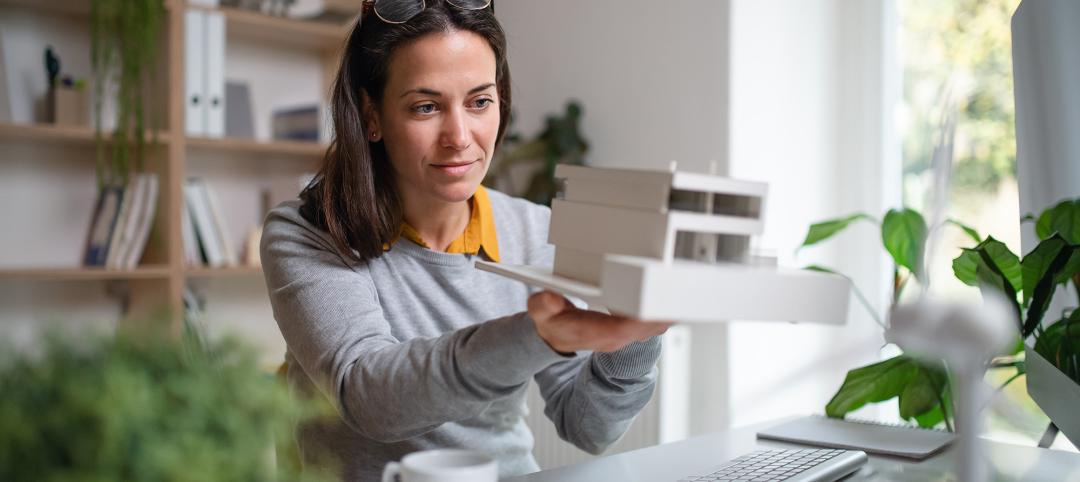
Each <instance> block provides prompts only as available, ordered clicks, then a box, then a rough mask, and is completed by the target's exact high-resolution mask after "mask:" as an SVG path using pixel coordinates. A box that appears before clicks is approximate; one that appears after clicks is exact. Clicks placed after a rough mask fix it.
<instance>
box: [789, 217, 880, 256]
mask: <svg viewBox="0 0 1080 482" xmlns="http://www.w3.org/2000/svg"><path fill="white" fill-rule="evenodd" d="M859 220H867V221H870V222H873V223H875V224H876V223H877V220H876V219H874V218H873V217H871V216H870V215H868V214H864V213H856V214H852V215H851V216H848V217H846V218H839V219H830V220H828V221H822V222H820V223H814V224H811V225H810V230H809V231H807V233H806V239H804V240H803V242H802V245H800V246H799V248H800V249H801V248H804V247H806V246H810V245H812V244H817V243H819V242H821V241H824V240H826V239H829V238H831V237H833V236H834V235H836V234H837V233H839V232H841V231H843V230H845V229H847V227H848V226H850V225H851V224H852V223H854V222H855V221H859Z"/></svg>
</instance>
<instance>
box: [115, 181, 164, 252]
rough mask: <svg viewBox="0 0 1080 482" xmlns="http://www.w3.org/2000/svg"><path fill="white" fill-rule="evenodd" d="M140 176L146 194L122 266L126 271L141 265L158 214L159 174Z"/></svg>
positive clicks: (136, 217)
mask: <svg viewBox="0 0 1080 482" xmlns="http://www.w3.org/2000/svg"><path fill="white" fill-rule="evenodd" d="M140 176H141V177H142V178H143V183H144V184H145V193H144V196H143V198H142V203H141V205H140V208H139V209H138V211H137V212H138V214H137V215H136V216H135V218H134V219H135V228H134V234H133V236H132V238H131V244H130V245H129V246H128V248H129V249H128V250H127V252H126V253H124V260H123V265H122V267H123V268H124V269H135V267H136V266H138V265H139V260H140V259H141V258H142V255H143V252H144V251H146V243H147V242H148V241H149V240H150V231H151V229H152V228H153V225H154V217H155V215H156V214H157V200H158V177H157V174H153V173H147V174H140Z"/></svg>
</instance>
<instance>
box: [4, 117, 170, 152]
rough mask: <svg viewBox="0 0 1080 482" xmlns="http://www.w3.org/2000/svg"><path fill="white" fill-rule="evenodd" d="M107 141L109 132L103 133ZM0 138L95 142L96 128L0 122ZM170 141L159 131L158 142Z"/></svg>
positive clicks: (72, 142)
mask: <svg viewBox="0 0 1080 482" xmlns="http://www.w3.org/2000/svg"><path fill="white" fill-rule="evenodd" d="M103 135H105V138H106V142H111V141H109V140H108V139H109V134H108V133H103ZM0 139H3V140H10V141H55V142H62V143H68V144H72V145H85V144H91V145H92V144H94V128H93V127H87V126H62V125H56V124H18V123H11V122H0ZM152 139H153V135H152V134H151V133H149V132H148V133H147V134H146V141H147V144H148V145H150V146H153V144H154V143H153V140H152ZM168 143H169V135H168V134H167V133H166V132H165V131H160V132H158V133H157V144H160V145H166V144H168Z"/></svg>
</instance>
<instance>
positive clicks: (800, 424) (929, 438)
mask: <svg viewBox="0 0 1080 482" xmlns="http://www.w3.org/2000/svg"><path fill="white" fill-rule="evenodd" d="M757 436H758V438H760V439H767V440H776V441H780V442H789V443H797V444H805V445H814V446H818V447H828V448H834V449H846V450H862V451H865V452H869V453H874V454H881V455H892V456H897V457H907V458H910V459H915V460H923V459H925V458H927V457H929V456H931V455H934V454H936V453H938V452H940V451H941V450H942V449H943V448H945V447H946V446H947V445H949V443H951V442H952V441H953V438H954V435H953V434H952V433H951V432H946V431H942V430H936V429H926V428H921V427H918V426H914V425H908V424H886V423H880V422H873V421H868V420H858V419H837V418H828V417H824V416H821V415H811V416H808V417H802V418H799V419H795V420H792V421H790V422H785V423H782V424H780V425H777V426H774V427H769V428H767V429H765V430H762V431H760V432H758V434H757Z"/></svg>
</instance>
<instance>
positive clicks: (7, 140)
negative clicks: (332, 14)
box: [0, 0, 359, 333]
mask: <svg viewBox="0 0 1080 482" xmlns="http://www.w3.org/2000/svg"><path fill="white" fill-rule="evenodd" d="M91 1H92V0H45V1H42V0H0V9H5V10H7V11H15V12H25V13H27V14H28V15H36V16H42V17H50V16H55V17H56V18H57V19H61V20H62V21H63V22H68V24H69V25H70V24H71V22H82V23H83V24H85V25H86V26H87V27H86V28H87V29H88V26H89V13H90V2H91ZM163 2H164V5H165V8H166V19H165V24H164V25H163V38H162V41H161V44H160V47H159V48H160V56H159V62H158V72H157V75H155V76H154V77H155V79H157V80H156V84H157V85H154V86H153V87H152V88H153V89H160V90H161V91H162V92H163V93H164V95H163V96H162V100H161V105H160V106H159V107H160V108H159V111H160V112H159V115H160V116H161V119H159V125H162V126H163V127H162V128H161V129H160V130H158V131H157V132H156V133H155V134H154V136H153V137H152V136H150V135H148V136H147V140H148V141H149V140H150V139H153V142H152V143H150V144H148V145H149V147H150V151H149V152H150V154H149V155H148V160H147V163H146V170H148V171H151V172H156V173H157V174H158V176H159V180H160V194H159V198H158V206H157V213H156V215H155V217H154V226H153V228H152V230H151V235H150V243H149V245H148V246H147V249H146V251H145V252H144V254H143V257H142V258H141V260H140V262H139V264H138V266H137V267H136V268H135V269H131V270H112V269H104V268H90V267H82V266H77V265H75V266H63V267H56V266H52V265H51V264H50V265H49V266H45V265H44V263H43V266H41V267H35V266H24V265H18V266H15V267H3V266H0V282H4V283H30V282H33V283H37V284H40V283H41V282H53V281H57V282H86V283H94V282H117V281H119V282H123V283H126V284H127V285H128V288H129V289H127V290H126V292H127V293H128V295H127V296H128V297H129V298H128V299H127V300H126V303H124V304H125V305H126V306H127V312H126V313H125V314H124V315H123V319H122V320H118V321H119V322H120V323H125V322H128V321H138V320H150V319H160V316H159V314H160V313H162V312H168V313H171V316H169V317H168V321H167V323H169V327H168V328H169V329H170V330H171V331H173V332H174V333H179V330H180V329H181V318H180V316H181V313H182V308H183V301H182V297H183V292H184V287H185V286H186V285H187V284H188V283H189V282H192V281H199V282H203V283H205V282H212V283H221V282H243V283H247V282H254V281H252V280H257V279H259V278H261V275H262V271H261V269H260V268H258V267H252V266H232V267H227V268H207V267H192V266H187V265H186V264H185V262H184V253H183V245H182V243H183V241H182V238H183V236H182V233H181V229H182V228H181V212H182V206H183V202H184V192H183V186H184V182H185V179H186V178H187V177H189V176H191V175H200V176H202V175H207V176H213V175H215V173H217V172H218V171H217V170H216V169H221V168H220V167H219V166H221V165H229V166H239V167H230V168H229V169H233V170H234V171H236V170H239V171H238V172H239V173H236V172H234V171H230V175H231V176H232V177H231V178H230V179H229V181H230V183H231V184H230V183H226V186H227V187H228V186H235V185H236V184H237V183H238V182H239V183H247V184H248V185H250V187H251V188H252V189H254V188H255V187H256V186H257V185H259V184H260V182H261V181H260V178H259V176H260V175H261V174H262V173H263V172H262V171H264V170H265V169H266V166H268V165H278V166H280V165H283V164H284V165H291V166H295V169H298V170H303V171H311V170H312V169H313V168H314V167H315V166H316V165H317V163H318V161H319V160H320V159H321V156H322V155H323V153H324V152H325V149H326V146H325V145H323V144H321V143H315V142H298V141H276V140H274V141H271V140H261V139H260V140H255V139H230V138H204V137H191V136H188V135H186V133H185V129H184V95H185V94H184V85H183V82H184V77H185V76H184V72H185V71H184V65H183V63H184V58H185V55H184V50H183V49H184V46H185V42H184V37H183V36H184V32H185V28H184V21H185V11H186V10H187V9H189V8H197V9H205V10H217V11H220V12H221V13H222V14H223V16H224V18H225V21H226V32H227V34H226V43H227V45H229V46H230V48H231V45H230V44H232V43H233V42H237V43H240V44H251V45H257V46H266V47H272V48H280V49H281V50H283V51H285V50H287V51H289V52H291V53H290V55H306V56H309V57H310V58H311V59H312V63H313V64H314V65H316V66H317V67H316V69H315V70H317V72H315V74H316V75H318V76H319V77H321V81H320V82H319V83H318V85H317V88H318V89H319V92H317V93H314V94H315V95H317V96H318V98H319V99H321V100H325V99H326V96H327V93H328V92H329V86H330V83H331V82H332V74H333V73H334V72H335V70H336V67H337V62H338V59H339V58H340V49H341V48H342V46H343V44H344V40H345V37H346V35H347V33H348V31H349V26H348V25H341V24H331V23H322V22H315V21H306V20H295V19H289V18H278V17H271V16H267V15H264V14H261V13H258V12H253V11H245V10H238V9H234V8H227V7H220V8H215V7H201V6H193V5H187V4H186V2H184V1H182V0H163ZM356 3H357V4H359V1H357V2H356ZM86 40H87V42H86V45H87V47H86V48H87V49H88V48H89V47H88V45H89V39H88V38H87V39H86ZM9 48H11V47H5V49H9ZM251 51H252V49H246V50H245V49H239V50H238V52H240V55H244V54H245V53H247V52H251ZM230 52H232V50H230ZM297 52H299V54H298V53H297ZM2 53H3V52H2V51H0V54H2ZM88 55H89V54H88V53H87V57H88ZM0 59H2V57H0ZM234 60H236V61H237V62H238V63H245V62H247V63H250V62H248V60H250V59H244V58H236V59H234V58H233V57H232V54H231V53H230V57H229V58H228V60H227V62H233V61H234ZM306 65H307V67H310V66H311V65H312V64H306ZM6 68H7V69H8V70H9V76H10V71H11V70H12V69H20V68H39V67H38V66H37V65H32V66H28V67H27V66H19V65H7V66H6ZM309 70H310V69H309ZM227 71H228V69H227ZM2 85H3V84H2V83H0V86H2ZM106 137H107V136H106ZM12 146H16V147H20V146H21V148H22V151H19V152H30V153H33V155H32V156H31V158H30V159H26V158H24V157H18V158H17V159H15V157H13V156H14V155H12V156H9V157H12V159H15V160H17V161H19V162H22V163H24V164H33V163H38V162H56V161H55V159H52V158H50V157H49V156H56V155H57V154H56V153H55V151H56V149H67V150H65V151H62V152H63V153H64V155H65V156H67V153H68V152H71V153H78V156H74V155H72V156H70V157H72V159H65V162H71V163H76V162H83V161H84V162H85V165H86V166H93V164H94V162H95V156H94V147H95V134H94V129H93V127H92V126H77V127H76V126H58V125H53V124H44V123H37V122H0V150H3V149H6V148H8V147H12ZM76 157H77V159H75V158H76ZM10 164H12V162H0V176H2V175H5V174H3V173H4V171H3V169H5V165H10ZM206 166H210V167H206ZM200 169H201V170H202V172H200ZM87 172H91V171H90V168H89V167H87ZM245 172H250V175H248V174H245ZM41 175H42V176H49V175H50V174H49V172H48V171H45V172H43V173H41ZM238 180H239V181H238ZM85 182H86V184H87V185H93V184H94V183H95V180H94V178H93V175H92V173H91V174H90V175H89V176H88V177H87V178H86V180H85ZM262 184H266V183H265V182H263V183H262ZM79 208H80V209H83V210H84V211H85V213H82V214H83V215H84V216H85V217H86V218H87V219H88V218H89V217H90V216H91V215H92V213H91V209H90V208H89V207H84V206H80V207H79ZM246 221H249V220H246ZM38 222H40V223H49V222H52V220H50V219H41V220H40V221H38ZM249 222H250V221H249ZM87 224H88V221H87ZM79 235H80V236H83V237H85V235H86V233H85V231H83V232H80V233H79ZM233 241H234V243H235V244H237V245H238V244H239V243H238V242H239V241H242V240H238V239H234V240H233ZM263 296H265V295H263ZM251 301H252V302H261V303H264V304H268V301H267V300H266V299H265V297H263V298H261V299H252V300H251Z"/></svg>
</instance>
